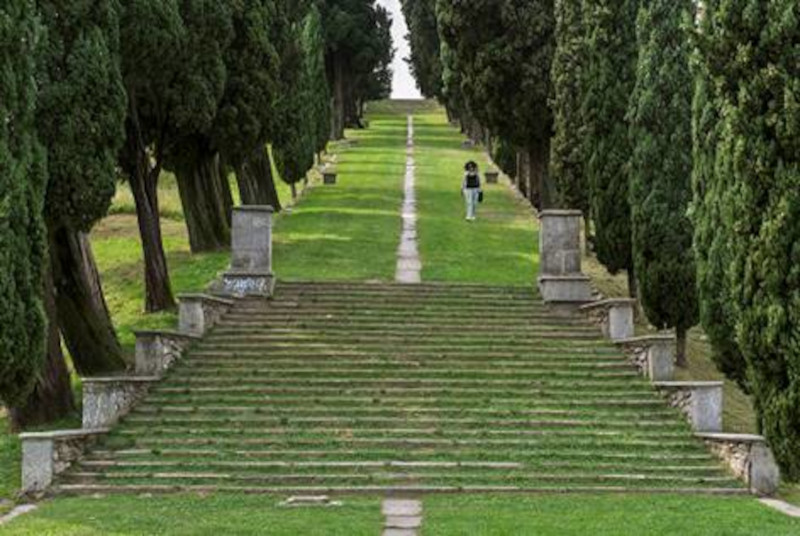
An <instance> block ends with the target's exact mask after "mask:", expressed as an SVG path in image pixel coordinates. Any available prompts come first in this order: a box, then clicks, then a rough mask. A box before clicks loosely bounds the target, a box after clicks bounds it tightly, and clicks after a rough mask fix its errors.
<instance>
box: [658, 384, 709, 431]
mask: <svg viewBox="0 0 800 536" xmlns="http://www.w3.org/2000/svg"><path fill="white" fill-rule="evenodd" d="M653 385H655V386H656V388H658V389H659V390H661V391H662V392H664V393H666V395H667V399H668V400H669V403H670V405H672V406H673V407H676V408H678V409H680V410H681V411H682V412H683V414H684V415H686V418H687V419H688V420H689V423H690V424H691V425H692V429H694V431H695V432H710V433H711V432H721V431H722V382H691V381H689V382H654V383H653Z"/></svg>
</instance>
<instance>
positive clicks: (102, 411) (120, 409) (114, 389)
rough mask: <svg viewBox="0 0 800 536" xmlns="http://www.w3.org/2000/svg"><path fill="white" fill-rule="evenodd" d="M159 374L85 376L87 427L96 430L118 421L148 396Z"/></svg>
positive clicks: (84, 399) (84, 426) (84, 394)
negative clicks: (155, 375)
mask: <svg viewBox="0 0 800 536" xmlns="http://www.w3.org/2000/svg"><path fill="white" fill-rule="evenodd" d="M158 380H159V378H158V377H133V376H130V377H124V376H121V377H116V378H84V379H83V428H84V429H85V430H92V429H96V428H106V427H109V426H111V425H113V424H115V423H116V422H117V421H118V420H119V418H120V417H122V416H123V415H125V414H127V413H128V412H129V411H130V409H131V408H132V407H133V406H134V404H136V403H137V402H138V401H139V400H140V399H141V398H142V397H143V396H144V395H146V394H147V391H148V389H149V388H150V386H151V385H152V384H153V383H156V382H158Z"/></svg>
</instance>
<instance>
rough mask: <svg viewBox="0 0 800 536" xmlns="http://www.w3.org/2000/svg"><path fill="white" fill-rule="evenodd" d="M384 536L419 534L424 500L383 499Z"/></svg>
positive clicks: (414, 535)
mask: <svg viewBox="0 0 800 536" xmlns="http://www.w3.org/2000/svg"><path fill="white" fill-rule="evenodd" d="M382 511H383V516H384V518H385V519H386V521H385V522H384V524H383V536H417V535H418V534H419V532H418V530H419V528H420V527H421V526H422V502H420V501H417V500H413V499H386V500H384V501H383V508H382Z"/></svg>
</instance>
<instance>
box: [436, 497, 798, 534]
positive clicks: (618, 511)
mask: <svg viewBox="0 0 800 536" xmlns="http://www.w3.org/2000/svg"><path fill="white" fill-rule="evenodd" d="M424 508H425V521H424V529H425V530H424V534H425V536H455V535H459V536H461V535H463V536H467V535H468V536H512V535H519V536H527V535H530V534H536V535H537V536H546V535H553V536H555V535H558V536H561V535H564V536H568V535H576V536H578V535H580V536H583V535H587V534H591V535H594V536H602V535H608V536H625V535H631V536H639V535H645V534H646V535H648V536H655V535H668V534H670V535H671V534H681V535H684V536H691V535H697V536H711V535H723V534H724V535H726V536H735V535H742V536H744V535H750V534H769V535H771V536H780V535H789V534H798V533H800V519H790V518H788V517H786V516H784V515H782V514H779V513H777V512H773V511H772V510H769V509H768V508H766V507H764V506H762V505H760V504H759V503H758V502H756V501H755V500H753V499H750V498H731V497H707V496H672V495H636V496H632V495H563V496H559V495H542V496H521V497H509V496H469V497H456V498H453V497H434V498H431V499H428V500H426V501H425V504H424Z"/></svg>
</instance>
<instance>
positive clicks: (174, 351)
mask: <svg viewBox="0 0 800 536" xmlns="http://www.w3.org/2000/svg"><path fill="white" fill-rule="evenodd" d="M198 340H200V336H198V335H192V334H188V333H178V332H175V331H137V332H136V374H138V375H142V376H158V377H160V376H162V375H163V374H164V373H165V372H166V371H167V370H169V368H170V367H171V366H172V364H173V363H175V362H176V361H177V360H178V359H180V357H181V355H182V354H183V352H185V351H186V349H187V348H188V347H189V346H190V345H191V344H192V343H194V342H195V341H198Z"/></svg>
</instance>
